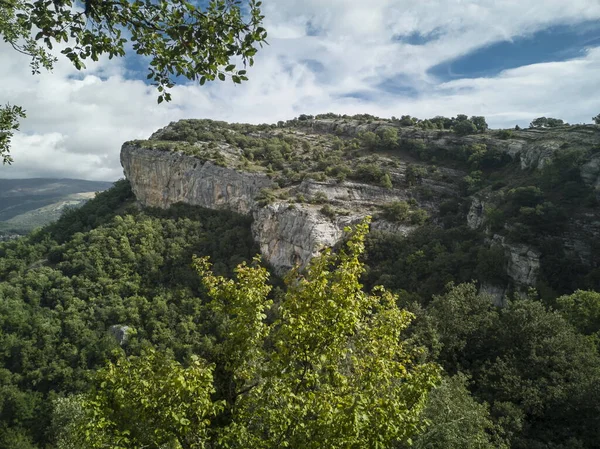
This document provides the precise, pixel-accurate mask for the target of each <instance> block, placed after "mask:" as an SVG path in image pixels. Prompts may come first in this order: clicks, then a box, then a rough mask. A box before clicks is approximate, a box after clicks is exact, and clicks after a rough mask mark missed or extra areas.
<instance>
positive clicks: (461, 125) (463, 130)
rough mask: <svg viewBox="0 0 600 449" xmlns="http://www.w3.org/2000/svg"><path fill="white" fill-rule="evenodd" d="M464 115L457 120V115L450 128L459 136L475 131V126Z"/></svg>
mask: <svg viewBox="0 0 600 449" xmlns="http://www.w3.org/2000/svg"><path fill="white" fill-rule="evenodd" d="M464 117H465V118H464V119H463V120H458V116H457V121H456V123H455V124H454V125H453V126H452V130H453V131H454V132H455V133H456V134H458V135H459V136H466V135H469V134H475V133H476V132H477V126H475V124H474V123H473V122H472V121H471V120H468V119H467V118H466V117H467V116H466V115H465V116H464Z"/></svg>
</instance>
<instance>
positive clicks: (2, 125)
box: [0, 105, 25, 164]
mask: <svg viewBox="0 0 600 449" xmlns="http://www.w3.org/2000/svg"><path fill="white" fill-rule="evenodd" d="M24 117H25V111H23V109H22V108H20V107H19V106H11V105H6V106H5V107H4V108H1V109H0V158H2V163H3V164H10V163H11V162H12V157H10V151H9V150H10V140H11V138H12V136H13V133H14V131H18V129H19V118H24Z"/></svg>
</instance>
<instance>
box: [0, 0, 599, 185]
mask: <svg viewBox="0 0 600 449" xmlns="http://www.w3.org/2000/svg"><path fill="white" fill-rule="evenodd" d="M264 4H265V8H264V13H265V16H266V27H267V29H268V31H269V43H270V45H268V46H266V47H265V48H264V49H263V50H262V51H261V52H260V53H259V55H258V56H257V58H256V64H255V66H254V67H253V68H251V69H250V70H249V76H250V81H248V82H247V83H245V84H243V85H241V86H237V85H233V84H231V83H227V84H213V85H210V86H204V87H199V86H178V87H177V88H176V89H175V90H174V92H173V102H171V103H169V104H166V105H165V104H162V105H160V106H159V105H157V104H156V96H157V93H156V92H155V91H154V90H153V89H152V88H151V87H149V86H146V85H145V84H144V83H143V82H142V81H141V80H130V79H126V78H127V76H128V75H129V72H128V71H127V70H126V68H125V65H124V61H123V60H117V59H115V60H112V61H109V60H108V59H102V60H101V61H100V62H98V63H96V64H93V65H92V66H90V67H89V68H88V70H86V71H85V72H83V74H80V73H78V72H77V71H76V70H75V69H73V68H72V67H71V66H70V65H69V64H68V62H66V61H62V62H61V63H59V64H57V66H56V68H55V70H54V72H53V73H44V74H42V75H38V76H35V77H34V76H31V75H30V73H29V68H28V60H27V58H25V57H23V56H22V55H18V54H16V53H15V52H14V51H12V50H11V49H10V48H9V47H7V46H6V45H0V60H2V64H1V65H0V77H1V78H2V80H3V83H2V85H1V86H0V103H4V102H10V103H13V104H20V105H22V106H24V107H25V108H26V109H27V113H28V118H27V119H26V120H25V121H23V123H22V132H21V133H19V134H18V135H16V136H15V139H14V144H13V156H14V158H15V163H14V164H13V165H12V166H10V167H8V166H4V167H0V177H7V178H8V177H30V176H69V177H81V178H87V179H111V180H112V179H117V178H118V177H120V176H121V173H122V171H121V168H120V164H119V150H120V146H121V144H122V143H123V142H124V141H125V140H130V139H135V138H146V137H148V136H149V135H150V134H151V133H152V132H153V131H155V130H156V129H157V128H160V127H162V126H165V125H166V124H168V123H169V122H170V121H173V120H178V119H180V118H213V119H219V120H228V121H243V122H251V123H262V122H275V121H277V120H285V119H288V118H292V117H294V116H296V115H298V114H300V113H319V112H327V111H333V112H338V113H349V114H353V113H371V114H376V115H380V116H392V115H395V116H399V115H402V114H411V115H415V116H418V117H430V116H433V115H455V114H456V113H466V114H477V115H485V116H487V117H488V122H490V124H492V125H495V126H508V125H514V124H515V123H516V122H518V123H520V124H521V125H523V124H527V123H528V122H529V120H530V119H531V118H533V117H535V116H539V115H548V116H556V117H560V118H563V119H565V120H567V121H570V122H580V121H587V122H589V120H590V118H591V116H592V115H595V114H597V113H598V112H599V111H597V110H596V109H597V108H598V104H600V93H598V91H599V89H598V85H597V74H598V73H599V69H600V50H598V49H592V50H590V51H589V52H588V53H587V54H585V55H583V56H582V57H581V58H579V59H577V60H570V61H563V62H555V63H546V64H535V65H530V66H524V67H520V68H516V69H512V70H507V71H505V72H502V73H500V74H499V75H497V76H495V77H492V78H478V79H459V80H456V81H452V82H447V83H440V82H439V81H438V80H436V79H433V78H432V77H431V76H430V75H428V74H427V70H428V69H429V68H430V67H432V66H434V65H436V64H439V63H441V62H443V61H445V60H449V59H453V58H456V57H458V56H461V55H464V54H467V53H469V52H471V51H473V50H474V49H476V48H478V47H481V46H485V45H489V44H491V43H494V42H498V41H501V40H511V39H516V38H518V37H519V36H525V35H529V34H531V33H533V32H535V31H538V30H541V29H544V28H547V27H549V26H551V25H554V24H574V23H579V22H581V21H585V20H597V19H599V18H600V3H598V2H592V1H590V0H573V1H571V2H570V3H569V7H568V8H566V7H565V4H564V1H562V0H547V1H543V2H542V1H541V0H536V1H530V2H522V1H514V0H504V1H502V2H498V1H495V0H472V1H464V0H439V1H427V2H413V1H410V2H409V1H406V0H370V1H369V2H365V1H364V0H360V1H359V0H330V1H327V2H323V1H322V0H304V1H299V0H267V1H265V2H264ZM415 34H418V35H421V36H429V37H431V38H432V39H431V40H429V41H428V42H426V43H425V44H424V45H418V46H416V45H410V44H409V43H406V42H403V41H402V40H398V39H397V38H398V37H399V36H410V35H415ZM396 78H397V79H401V80H402V81H403V83H404V84H409V85H411V86H413V87H414V88H415V89H416V90H417V92H418V95H417V96H407V95H402V94H393V93H386V92H384V91H382V90H381V89H380V88H379V87H378V86H379V84H380V83H382V82H383V81H385V80H389V79H396ZM357 92H360V93H362V94H364V98H363V99H361V98H356V93H357Z"/></svg>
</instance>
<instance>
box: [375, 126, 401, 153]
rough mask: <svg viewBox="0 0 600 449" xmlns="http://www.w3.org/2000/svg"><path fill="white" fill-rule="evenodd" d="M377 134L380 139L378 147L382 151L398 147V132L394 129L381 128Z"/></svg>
mask: <svg viewBox="0 0 600 449" xmlns="http://www.w3.org/2000/svg"><path fill="white" fill-rule="evenodd" d="M377 134H378V135H379V138H380V139H381V140H380V145H381V146H382V147H383V149H386V150H394V149H395V148H396V147H397V146H398V130H397V129H396V128H382V129H380V130H379V131H378V132H377Z"/></svg>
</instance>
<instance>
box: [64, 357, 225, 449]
mask: <svg viewBox="0 0 600 449" xmlns="http://www.w3.org/2000/svg"><path fill="white" fill-rule="evenodd" d="M96 379H97V382H98V385H99V390H97V391H94V392H92V393H90V394H89V395H87V396H86V397H84V398H83V399H82V400H81V407H82V409H83V418H84V419H82V416H81V414H80V415H76V419H78V420H79V422H77V421H76V424H78V426H76V427H74V428H73V429H72V435H73V436H72V437H67V438H66V443H67V444H68V441H69V439H70V438H73V439H75V440H79V441H83V442H84V443H83V447H87V448H89V449H96V448H97V449H100V448H107V447H110V448H114V449H120V448H142V447H151V448H160V447H165V446H167V445H169V446H167V447H173V444H174V443H178V444H179V446H180V447H181V448H184V449H196V448H204V447H205V444H204V443H205V441H207V439H208V437H209V426H210V423H211V418H213V417H214V416H215V415H216V414H217V412H219V411H220V410H221V408H222V406H223V404H222V403H221V402H219V401H217V402H213V401H212V399H211V394H212V393H213V392H214V390H213V375H212V367H211V366H210V365H207V364H206V363H205V362H203V361H202V360H200V359H198V358H197V357H196V358H193V359H192V361H191V363H190V365H189V366H188V367H186V368H184V367H183V366H181V365H180V364H179V363H177V362H175V361H173V360H170V359H169V358H168V357H167V356H165V355H164V354H161V353H159V352H156V351H154V350H148V351H146V352H144V353H143V354H142V355H141V356H140V357H130V358H124V357H122V358H120V359H119V360H118V361H117V362H116V363H114V364H113V363H109V364H108V366H107V367H105V368H103V369H101V370H99V371H98V373H97V374H96ZM68 424H71V423H68ZM64 440H65V438H64V437H63V441H64ZM63 444H65V443H63ZM66 447H68V446H66Z"/></svg>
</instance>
